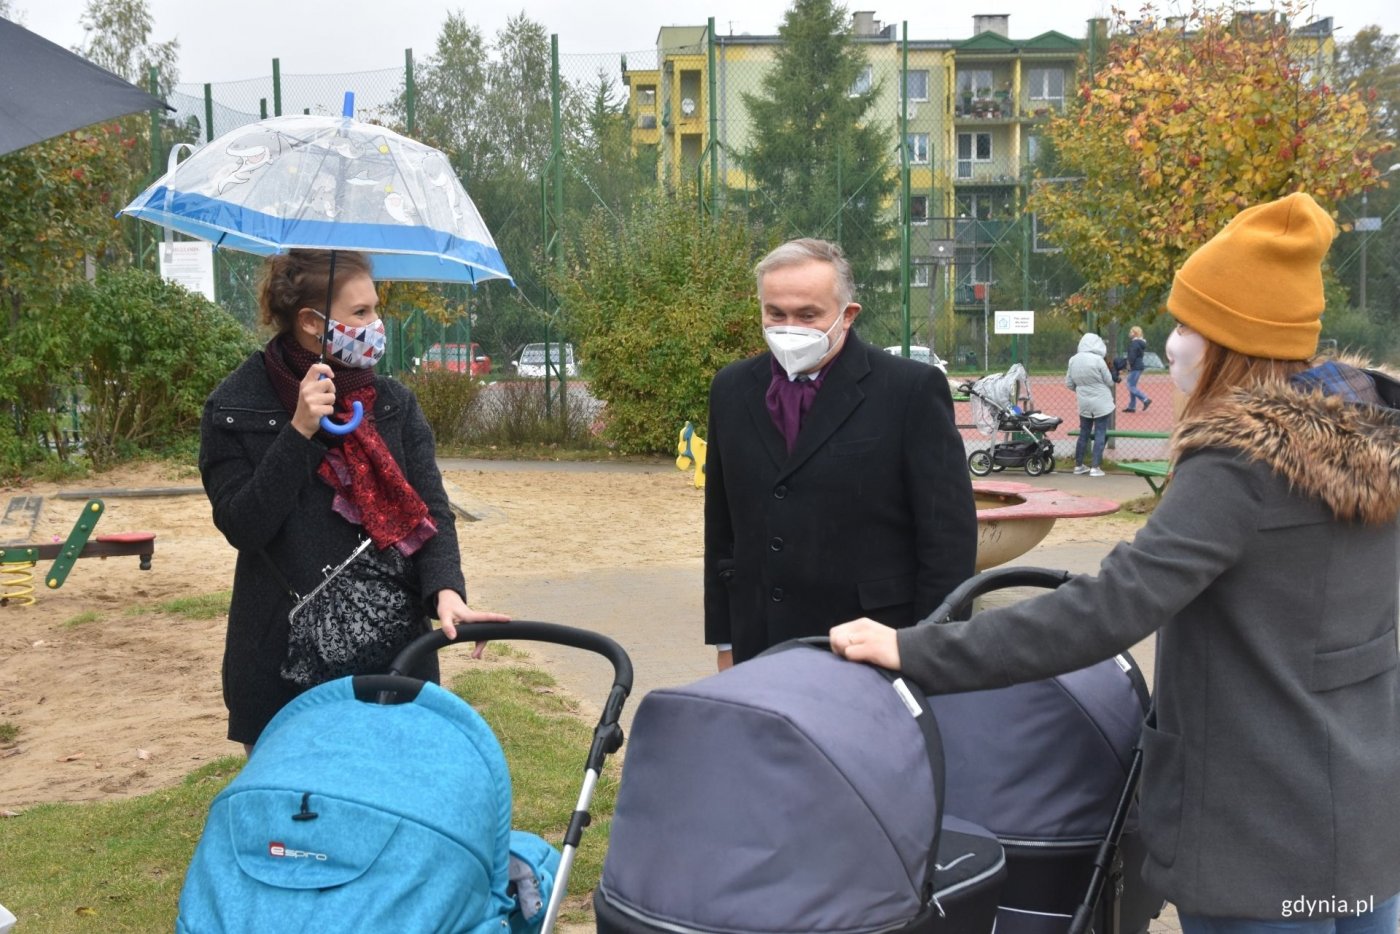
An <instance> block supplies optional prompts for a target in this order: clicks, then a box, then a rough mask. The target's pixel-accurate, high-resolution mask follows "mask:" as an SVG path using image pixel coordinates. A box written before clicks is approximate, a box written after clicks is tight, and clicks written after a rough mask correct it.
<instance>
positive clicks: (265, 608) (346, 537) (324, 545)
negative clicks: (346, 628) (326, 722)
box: [199, 351, 466, 743]
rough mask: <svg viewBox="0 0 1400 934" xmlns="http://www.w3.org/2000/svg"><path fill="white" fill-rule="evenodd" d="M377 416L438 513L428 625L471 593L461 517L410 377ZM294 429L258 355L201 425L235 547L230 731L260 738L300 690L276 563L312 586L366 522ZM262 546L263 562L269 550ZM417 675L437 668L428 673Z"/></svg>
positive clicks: (294, 580)
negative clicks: (441, 595) (288, 666)
mask: <svg viewBox="0 0 1400 934" xmlns="http://www.w3.org/2000/svg"><path fill="white" fill-rule="evenodd" d="M375 388H376V391H377V398H376V399H375V404H374V412H373V414H372V416H371V415H370V414H369V413H366V416H365V417H366V419H368V418H370V417H373V419H374V423H375V425H376V427H377V428H378V430H379V434H380V436H381V437H383V439H384V443H385V444H386V445H387V446H388V448H389V451H390V453H392V454H393V456H394V460H395V461H397V462H398V464H399V466H400V467H401V468H402V469H403V472H404V476H405V477H406V478H407V480H408V482H409V484H411V485H412V486H413V488H414V489H415V490H417V491H418V495H419V496H421V497H422V498H423V501H424V502H425V503H426V504H427V506H428V509H429V511H430V513H431V514H432V519H433V522H434V523H435V524H436V525H437V528H438V532H437V534H436V535H434V536H433V537H432V538H431V539H429V540H428V542H427V544H425V545H424V546H423V547H422V548H421V549H420V550H419V551H418V552H417V553H416V554H415V555H414V556H413V558H412V560H411V564H412V566H413V568H414V570H415V571H416V573H417V578H418V579H417V581H416V584H417V587H418V591H419V593H420V594H422V595H423V596H424V599H425V606H424V610H425V616H424V621H423V630H424V631H427V629H428V627H429V625H430V624H429V622H428V619H427V616H426V613H431V612H434V611H435V609H436V603H435V601H434V600H433V595H434V594H436V593H437V592H438V591H440V590H444V589H446V590H455V591H457V592H458V593H459V594H461V595H463V597H464V598H465V596H466V582H465V580H464V579H463V576H462V567H461V559H460V556H459V553H458V549H457V533H456V529H455V527H454V518H453V514H452V510H451V507H450V506H449V504H448V500H447V494H446V493H445V492H444V490H443V486H442V476H441V474H440V473H439V472H438V468H437V461H436V459H435V456H434V446H433V435H432V430H431V429H430V428H429V427H428V423H427V421H426V420H425V419H424V417H423V412H422V410H421V409H420V408H419V406H418V401H417V400H416V399H415V398H414V396H413V393H412V392H411V391H410V390H409V389H408V388H407V387H405V386H404V385H403V384H401V383H398V382H396V381H394V380H392V379H389V378H386V377H382V376H381V377H377V378H376V380H375ZM321 437H322V436H321V435H320V434H318V435H317V436H316V437H315V438H311V439H308V438H306V437H304V436H303V435H302V434H301V433H300V432H298V431H297V430H296V429H295V428H293V427H292V420H291V416H290V415H288V414H287V410H286V409H284V408H283V407H282V403H281V402H280V401H279V400H278V398H277V395H276V393H275V392H274V391H273V388H272V383H271V381H270V380H269V378H268V376H267V371H266V368H265V365H264V363H263V351H258V352H256V353H254V354H253V355H252V356H251V357H249V358H248V359H247V360H246V361H244V363H243V364H242V365H241V366H240V367H239V368H238V369H237V370H235V371H234V372H233V373H232V374H231V375H230V376H229V377H228V378H227V379H225V380H224V381H223V382H222V383H220V384H219V387H218V388H217V389H215V390H214V392H213V394H212V395H210V397H209V400H208V401H207V402H206V403H205V405H204V417H203V422H202V424H201V426H200V452H199V470H200V475H201V476H202V477H203V480H204V489H205V492H206V493H208V494H209V502H210V503H211V504H212V505H213V508H214V525H215V526H217V527H218V529H219V531H220V532H222V533H223V534H224V537H225V538H227V539H228V542H229V544H230V545H232V546H233V547H234V548H236V549H238V563H237V567H236V569H235V571H234V577H233V602H232V605H231V606H230V608H229V624H228V635H227V638H226V641H225V644H224V664H223V684H224V704H225V705H226V706H227V707H228V710H229V729H228V736H229V739H232V740H235V741H238V742H243V743H253V742H255V741H256V740H257V738H258V735H259V734H260V733H261V732H262V729H263V727H264V726H266V725H267V722H268V721H269V720H270V719H272V716H273V714H275V713H276V712H277V711H278V710H280V709H281V708H282V706H283V705H284V704H286V703H287V701H289V700H291V699H292V698H293V697H294V696H296V694H297V693H298V688H297V686H296V685H294V684H292V683H290V682H288V681H285V680H283V678H282V677H281V675H280V673H279V672H280V669H281V666H282V662H283V660H284V658H285V657H286V653H287V611H288V610H290V609H291V606H292V599H291V597H290V596H289V595H288V594H287V592H286V590H285V589H284V588H283V586H282V584H281V583H279V582H278V581H277V579H276V578H275V577H274V575H273V573H272V572H271V570H270V569H269V567H268V564H267V559H270V560H271V561H272V563H273V564H275V565H276V566H277V569H278V570H279V571H280V572H281V574H282V576H283V577H284V578H285V579H286V580H287V582H288V583H290V585H291V586H292V587H293V588H294V589H295V590H296V591H297V592H298V593H301V594H305V593H306V592H307V591H309V590H310V589H311V588H312V587H314V586H315V585H316V584H317V583H318V582H320V581H321V579H322V568H323V567H325V566H327V565H332V566H334V565H337V564H339V563H340V562H341V561H343V560H344V559H345V558H347V557H348V556H349V555H350V553H351V552H352V551H353V550H354V549H355V547H356V545H357V544H358V543H359V541H360V540H361V538H362V536H363V534H364V533H363V529H362V528H361V527H360V526H358V525H354V524H352V523H350V522H348V521H346V520H345V519H343V518H341V517H340V516H339V515H337V514H336V513H335V512H333V511H332V509H331V500H332V497H333V493H332V491H331V488H330V487H329V486H327V485H326V483H325V482H324V481H322V480H321V479H320V478H319V477H318V476H317V475H316V468H317V467H318V466H319V465H320V463H321V459H322V458H323V457H324V456H325V453H326V450H327V447H326V445H325V444H324V443H323V442H322V440H321ZM264 553H265V554H266V556H267V557H266V558H264ZM418 674H419V675H435V674H436V668H435V666H434V668H433V670H431V671H423V672H418Z"/></svg>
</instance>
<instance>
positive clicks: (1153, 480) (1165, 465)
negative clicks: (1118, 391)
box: [1070, 428, 1171, 497]
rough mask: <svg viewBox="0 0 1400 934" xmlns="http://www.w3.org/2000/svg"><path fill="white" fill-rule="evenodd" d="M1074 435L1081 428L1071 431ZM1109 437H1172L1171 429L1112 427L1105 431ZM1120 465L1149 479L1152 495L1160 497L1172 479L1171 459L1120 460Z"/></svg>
mask: <svg viewBox="0 0 1400 934" xmlns="http://www.w3.org/2000/svg"><path fill="white" fill-rule="evenodd" d="M1070 435H1071V436H1073V437H1078V436H1079V429H1077V428H1076V429H1074V430H1073V431H1071V432H1070ZM1104 435H1105V436H1106V437H1107V438H1110V439H1112V438H1139V439H1143V440H1147V441H1165V440H1167V439H1168V438H1170V437H1171V432H1169V431H1130V430H1127V429H1122V430H1120V429H1117V428H1110V429H1109V430H1108V431H1106V432H1104ZM1118 466H1119V467H1120V468H1122V469H1123V470H1126V471H1128V472H1129V473H1134V474H1137V475H1138V476H1139V477H1142V479H1144V480H1146V481H1147V485H1148V486H1149V487H1151V488H1152V495H1153V496H1157V497H1160V496H1161V495H1162V491H1163V490H1165V489H1166V488H1167V481H1168V480H1170V479H1171V462H1169V461H1119V462H1118Z"/></svg>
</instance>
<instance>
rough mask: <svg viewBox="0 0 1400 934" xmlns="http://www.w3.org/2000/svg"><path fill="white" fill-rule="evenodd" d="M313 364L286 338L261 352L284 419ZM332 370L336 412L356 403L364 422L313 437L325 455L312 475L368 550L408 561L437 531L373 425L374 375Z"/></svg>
mask: <svg viewBox="0 0 1400 934" xmlns="http://www.w3.org/2000/svg"><path fill="white" fill-rule="evenodd" d="M319 359H320V357H318V356H317V355H316V354H314V353H312V352H311V351H309V350H306V349H304V348H302V347H301V346H300V345H298V344H297V343H296V341H295V340H294V339H292V338H291V337H290V336H289V335H284V336H282V337H274V338H273V339H272V340H270V341H268V342H267V346H266V347H265V348H264V349H263V361H264V363H265V365H266V367H267V375H268V378H269V379H270V380H271V381H272V388H273V389H274V390H275V391H276V393H277V398H278V399H279V400H280V401H281V402H282V407H283V408H284V409H286V410H287V412H288V414H292V413H295V412H296V407H297V396H298V391H299V389H300V386H301V380H302V377H304V376H305V375H306V371H307V370H308V369H310V368H311V365H312V364H313V363H315V362H317V361H318V360H319ZM332 369H333V370H334V375H333V377H332V379H333V380H334V381H335V393H336V407H337V409H339V410H343V411H344V413H346V414H347V415H348V413H349V412H350V408H351V403H352V402H359V403H360V405H361V406H363V407H364V412H365V417H364V421H363V422H361V423H360V427H359V428H357V429H355V430H354V431H353V432H351V433H350V434H348V435H343V436H334V435H329V434H327V433H325V432H320V433H318V435H317V437H318V438H320V439H321V440H322V441H323V442H325V443H327V445H328V446H329V447H330V450H328V451H327V452H326V457H325V459H324V460H323V461H321V466H320V467H319V468H317V471H316V472H317V475H318V476H320V478H321V479H322V480H324V481H325V482H326V484H327V485H329V486H330V488H331V489H332V490H334V491H335V499H334V501H333V503H332V508H334V509H335V511H336V512H337V513H339V514H340V515H341V516H343V517H345V519H347V520H348V521H350V522H353V523H355V524H356V525H360V526H363V527H364V529H365V531H366V532H368V533H369V536H370V538H371V539H373V540H374V547H376V548H380V549H383V548H387V547H389V546H390V545H393V546H395V547H396V548H398V549H399V551H401V552H403V554H405V555H411V554H413V553H414V552H415V551H417V550H418V549H419V548H421V547H423V543H424V542H426V541H427V540H428V539H430V538H432V537H433V536H434V535H436V534H437V526H436V525H435V524H433V520H432V517H431V516H429V515H428V506H427V504H426V503H424V502H423V497H421V496H419V495H418V492H417V491H416V490H414V489H413V487H412V486H411V485H409V482H408V480H407V479H405V478H404V475H403V470H402V469H400V467H399V465H398V462H396V461H395V460H394V456H393V455H392V454H390V453H389V448H388V447H387V446H386V445H385V444H384V439H383V438H381V437H380V436H379V429H378V428H377V427H376V426H375V424H374V399H375V383H374V370H372V369H370V368H349V367H345V368H342V367H336V366H334V365H332ZM342 420H343V418H342Z"/></svg>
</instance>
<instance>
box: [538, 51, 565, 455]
mask: <svg viewBox="0 0 1400 934" xmlns="http://www.w3.org/2000/svg"><path fill="white" fill-rule="evenodd" d="M549 72H550V73H549V96H550V104H551V111H552V113H551V127H550V148H551V149H552V150H553V159H554V253H553V259H554V271H555V272H556V273H557V274H558V275H559V276H560V277H561V278H562V277H563V275H564V244H563V239H562V238H563V233H564V226H563V225H564V124H563V121H562V120H561V119H560V106H559V105H560V95H559V34H558V33H553V34H551V35H550V37H549ZM549 294H550V297H551V298H552V299H553V302H552V304H553V306H554V309H553V310H554V315H555V316H557V315H558V314H559V294H558V292H556V291H555V290H554V289H552V288H551V289H550V290H549ZM544 359H545V367H544V372H545V379H546V381H548V378H549V344H548V343H546V344H545V348H544ZM567 371H568V360H566V359H565V358H564V345H563V344H562V343H561V344H560V346H559V428H560V437H561V438H563V439H564V440H568V437H569V381H568V373H567ZM545 391H546V392H548V387H546V390H545Z"/></svg>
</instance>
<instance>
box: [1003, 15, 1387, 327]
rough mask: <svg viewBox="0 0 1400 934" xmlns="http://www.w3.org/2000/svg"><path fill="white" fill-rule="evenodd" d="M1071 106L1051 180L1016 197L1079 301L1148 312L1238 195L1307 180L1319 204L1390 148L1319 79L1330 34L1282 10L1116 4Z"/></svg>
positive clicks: (1328, 78) (1050, 132) (1361, 110)
mask: <svg viewBox="0 0 1400 934" xmlns="http://www.w3.org/2000/svg"><path fill="white" fill-rule="evenodd" d="M1112 32H1113V38H1112V41H1111V42H1110V43H1109V50H1108V54H1107V57H1106V59H1105V60H1104V61H1103V62H1102V64H1101V65H1100V67H1099V68H1098V70H1097V73H1095V74H1094V75H1092V76H1090V77H1089V78H1088V80H1087V81H1086V82H1085V83H1084V84H1083V86H1082V87H1081V89H1080V96H1079V102H1078V105H1077V106H1076V107H1075V108H1073V109H1072V110H1071V111H1070V112H1069V113H1067V114H1065V115H1064V116H1062V117H1058V118H1056V119H1055V120H1053V121H1052V123H1051V124H1050V126H1049V127H1048V129H1047V136H1048V139H1049V140H1050V142H1051V143H1052V145H1053V147H1054V150H1055V151H1056V153H1057V156H1058V166H1057V167H1056V169H1055V176H1056V178H1055V179H1053V180H1050V179H1041V180H1040V181H1039V182H1038V183H1037V185H1036V186H1035V189H1034V191H1033V192H1032V195H1031V198H1030V209H1031V210H1033V211H1035V212H1036V214H1037V215H1038V217H1039V219H1040V221H1041V223H1042V224H1043V225H1045V226H1047V227H1048V228H1049V234H1048V237H1049V239H1050V240H1051V241H1052V242H1053V243H1055V244H1056V245H1057V246H1060V247H1062V248H1063V249H1064V251H1065V254H1066V258H1067V259H1068V260H1069V261H1070V262H1071V263H1072V264H1073V265H1074V266H1075V267H1076V268H1078V270H1079V271H1080V272H1081V273H1082V274H1083V276H1084V278H1085V285H1084V287H1083V288H1082V289H1081V290H1080V292H1079V293H1078V294H1076V295H1075V296H1074V297H1073V298H1072V299H1071V300H1070V301H1069V303H1068V304H1069V306H1070V307H1076V308H1078V309H1080V310H1095V311H1100V312H1103V311H1107V312H1108V313H1109V314H1110V315H1112V316H1114V317H1118V318H1120V319H1127V318H1133V319H1139V318H1141V317H1142V316H1143V315H1152V314H1154V313H1156V312H1157V311H1159V310H1160V308H1161V303H1162V301H1163V299H1164V298H1165V296H1166V292H1167V290H1168V288H1169V287H1170V285H1171V281H1172V276H1173V275H1174V273H1175V271H1176V269H1177V267H1178V266H1179V265H1180V264H1181V263H1182V262H1183V261H1184V260H1185V258H1186V257H1187V256H1188V255H1189V254H1190V253H1191V252H1192V251H1193V250H1195V249H1196V248H1197V247H1198V246H1200V245H1201V244H1202V243H1204V242H1205V241H1206V240H1208V239H1209V238H1210V237H1211V236H1212V235H1214V234H1215V233H1216V231H1218V230H1219V229H1220V228H1221V227H1223V226H1224V225H1225V223H1226V222H1227V221H1229V219H1230V218H1231V217H1233V216H1234V215H1235V214H1236V213H1238V212H1239V211H1240V210H1241V209H1242V208H1245V207H1247V206H1249V205H1251V204H1257V203H1260V202H1265V201H1270V200H1273V199H1276V198H1279V197H1282V196H1283V195H1286V194H1289V193H1291V192H1295V191H1306V192H1309V193H1310V194H1312V195H1313V196H1314V197H1316V198H1317V199H1318V200H1319V201H1320V202H1321V203H1322V204H1323V205H1325V206H1327V207H1328V208H1331V207H1333V206H1334V205H1335V204H1336V203H1337V202H1338V201H1339V200H1341V199H1343V198H1346V197H1348V196H1349V195H1352V194H1354V193H1356V192H1359V191H1361V190H1363V189H1364V188H1366V187H1369V186H1371V185H1373V184H1375V182H1376V175H1377V173H1376V168H1375V164H1374V163H1375V158H1376V156H1378V155H1379V154H1381V153H1383V152H1384V151H1385V150H1387V149H1388V148H1390V147H1391V145H1392V144H1391V143H1389V142H1386V141H1384V140H1382V139H1381V138H1380V137H1379V136H1378V135H1377V133H1376V131H1375V129H1374V127H1373V125H1372V117H1371V114H1370V113H1369V111H1368V108H1367V104H1366V102H1365V100H1364V99H1363V97H1362V96H1361V95H1359V94H1357V93H1355V92H1354V91H1348V90H1341V89H1339V88H1337V87H1336V86H1334V84H1333V83H1332V81H1334V80H1335V79H1334V78H1333V76H1332V62H1331V58H1330V54H1329V50H1330V41H1327V40H1325V37H1321V36H1315V35H1311V34H1310V33H1309V31H1308V30H1306V29H1304V30H1291V29H1290V28H1289V27H1288V25H1287V17H1286V15H1285V14H1283V13H1280V12H1277V11H1273V12H1269V13H1265V14H1258V13H1255V14H1235V13H1234V12H1230V11H1210V10H1201V9H1197V10H1195V11H1193V12H1192V13H1191V14H1190V15H1189V16H1187V17H1185V18H1184V19H1183V20H1174V21H1173V22H1172V23H1171V24H1170V25H1167V24H1166V23H1164V22H1162V21H1159V20H1157V19H1155V18H1154V17H1153V15H1152V14H1151V13H1150V11H1149V12H1148V13H1147V14H1146V15H1145V16H1144V17H1143V18H1141V19H1137V20H1134V21H1132V22H1129V21H1128V20H1127V19H1126V18H1125V17H1124V16H1123V14H1122V13H1121V11H1116V12H1115V14H1114V20H1113V30H1112Z"/></svg>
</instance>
